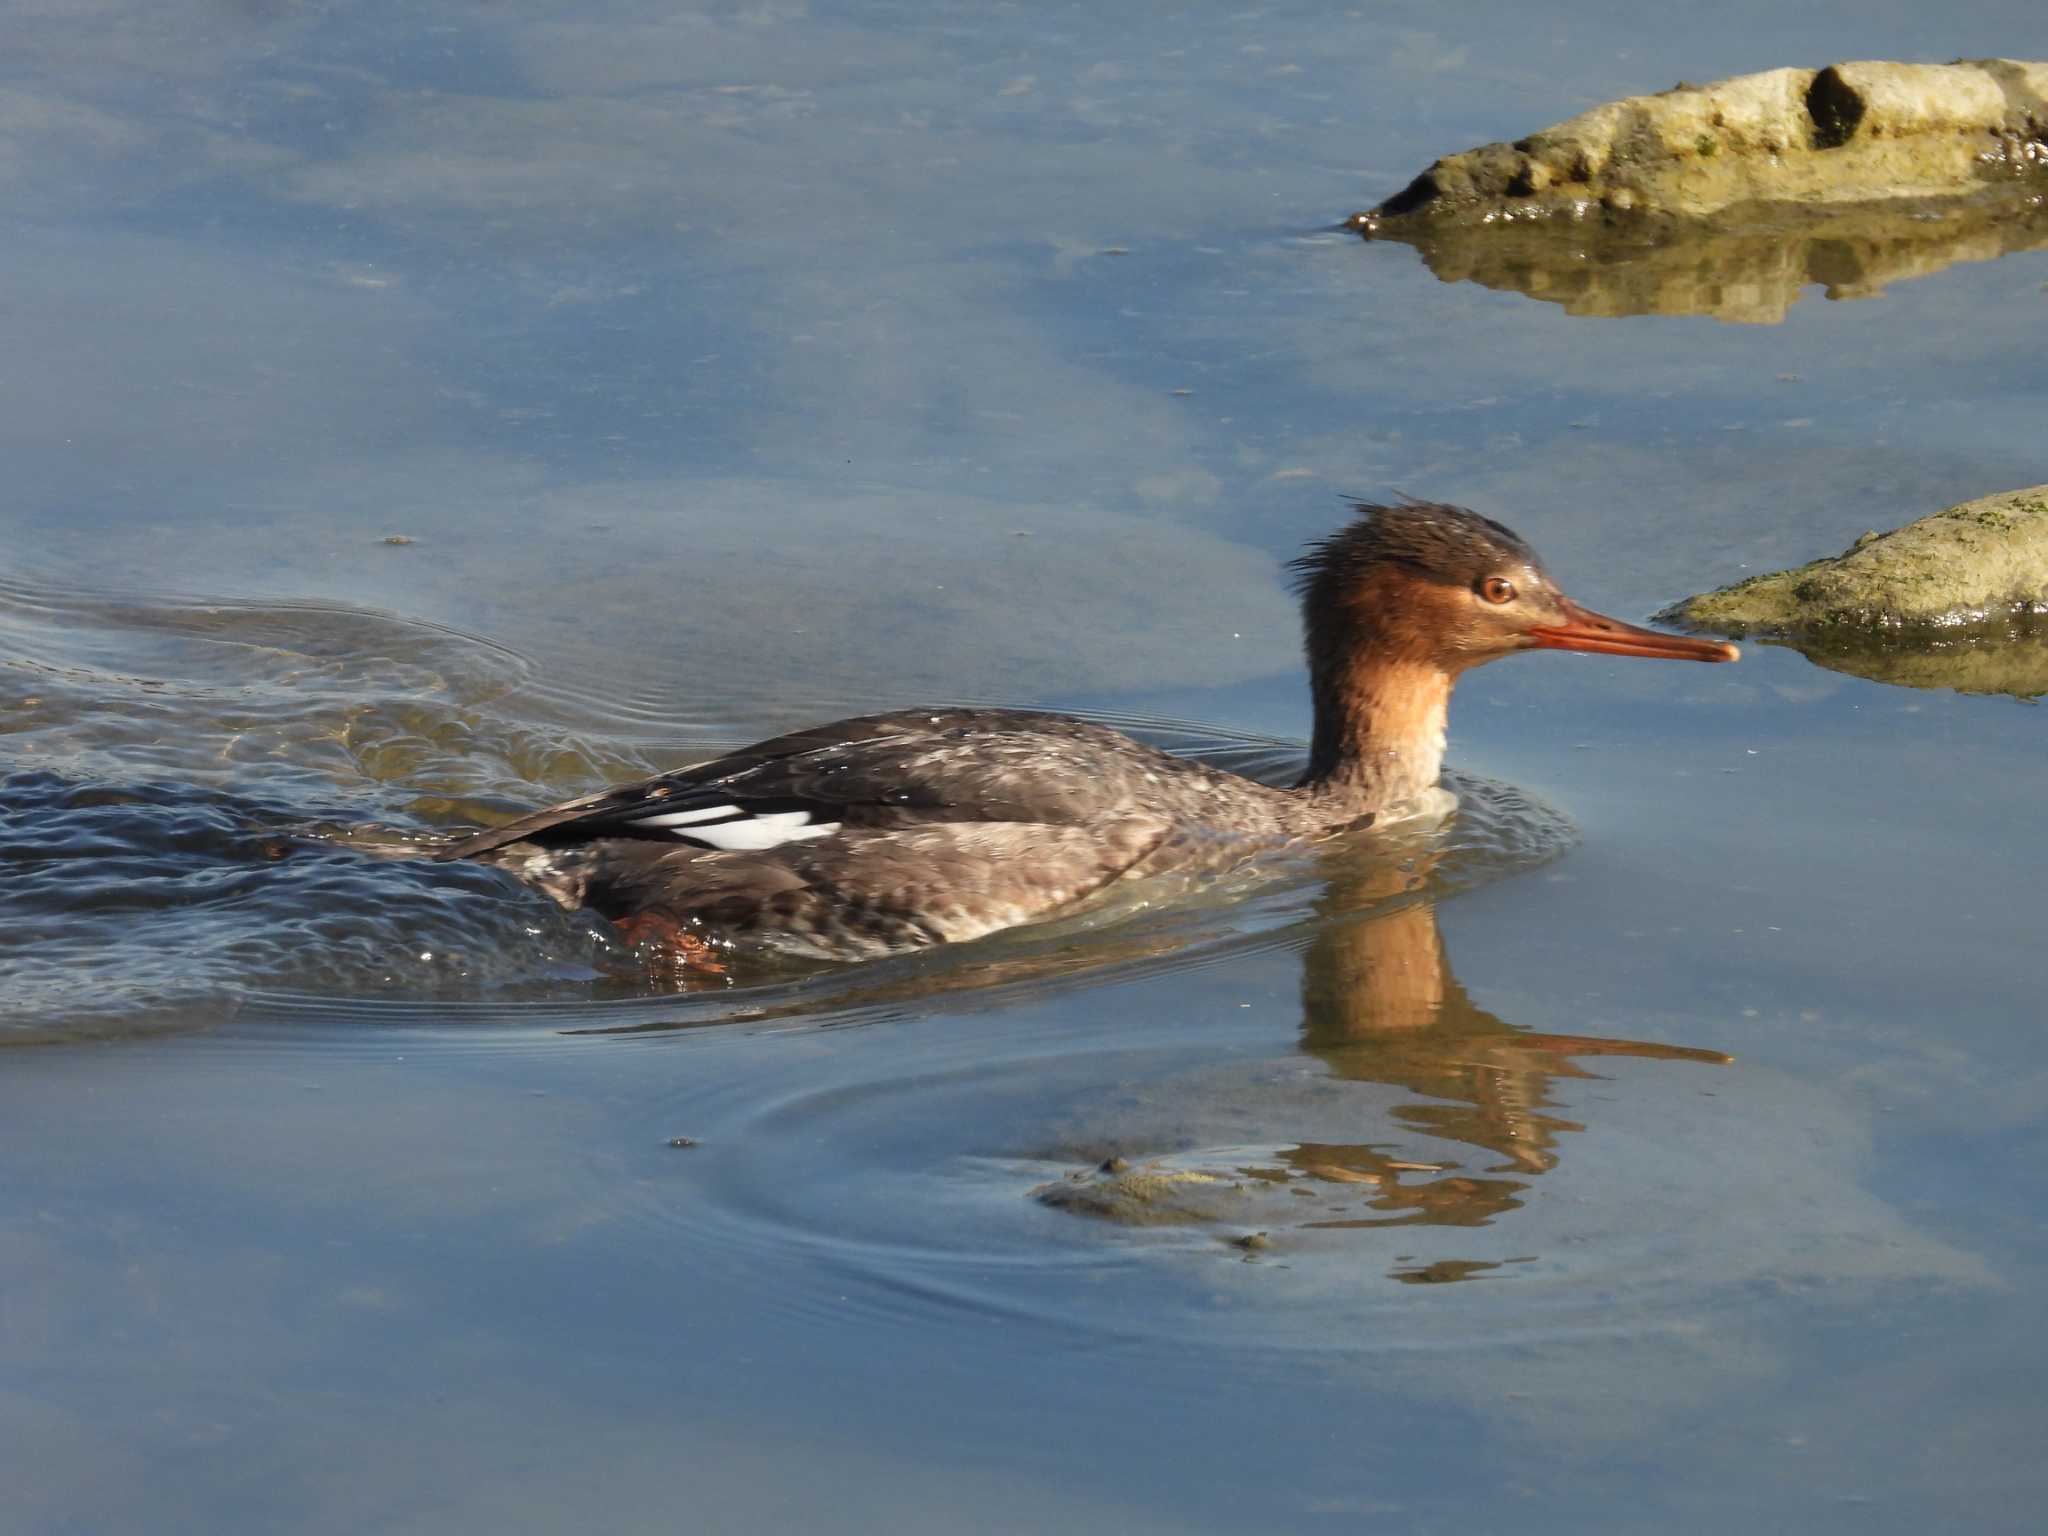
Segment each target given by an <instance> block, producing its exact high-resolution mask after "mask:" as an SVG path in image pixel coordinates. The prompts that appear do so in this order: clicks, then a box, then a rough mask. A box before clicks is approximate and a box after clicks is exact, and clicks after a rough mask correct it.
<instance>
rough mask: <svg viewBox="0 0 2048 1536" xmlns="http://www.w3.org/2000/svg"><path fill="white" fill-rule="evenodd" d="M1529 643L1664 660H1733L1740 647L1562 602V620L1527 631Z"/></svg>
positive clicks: (1549, 647)
mask: <svg viewBox="0 0 2048 1536" xmlns="http://www.w3.org/2000/svg"><path fill="white" fill-rule="evenodd" d="M1529 643H1530V644H1531V645H1533V646H1541V647H1544V648H1546V649H1549V650H1555V651H1592V652H1595V653H1597V654H1599V655H1603V656H1657V657H1663V658H1664V659H1665V660H1668V661H1734V660H1736V659H1737V658H1738V657H1740V656H1741V655H1742V651H1741V650H1740V649H1739V648H1738V647H1736V646H1733V645H1730V644H1729V643H1728V642H1727V641H1726V640H1695V639H1693V638H1692V637H1691V636H1690V635H1667V634H1665V633H1664V632H1663V631H1662V630H1659V629H1644V628H1642V627H1641V626H1639V625H1635V624H1624V623H1623V622H1622V621H1621V620H1620V619H1610V618H1608V617H1607V615H1606V614H1604V613H1595V612H1594V611H1593V610H1592V609H1590V608H1581V607H1580V606H1579V605H1578V604H1577V603H1575V602H1573V601H1571V600H1570V599H1569V598H1567V599H1565V602H1564V622H1563V623H1562V624H1545V625H1541V626H1539V627H1538V628H1535V629H1532V630H1530V631H1529Z"/></svg>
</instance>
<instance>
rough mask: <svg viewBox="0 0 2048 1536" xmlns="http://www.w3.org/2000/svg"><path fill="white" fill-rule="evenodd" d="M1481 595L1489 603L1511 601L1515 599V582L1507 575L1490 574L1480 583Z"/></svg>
mask: <svg viewBox="0 0 2048 1536" xmlns="http://www.w3.org/2000/svg"><path fill="white" fill-rule="evenodd" d="M1479 595H1480V596H1481V597H1483V598H1485V599H1486V600H1487V601H1488V602H1489V603H1511V602H1513V601H1514V600H1515V584H1514V583H1513V582H1512V581H1509V580H1508V579H1507V577H1505V576H1489V577H1487V578H1486V580H1484V581H1482V582H1481V583H1479Z"/></svg>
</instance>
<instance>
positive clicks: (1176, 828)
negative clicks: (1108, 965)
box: [434, 502, 1740, 974]
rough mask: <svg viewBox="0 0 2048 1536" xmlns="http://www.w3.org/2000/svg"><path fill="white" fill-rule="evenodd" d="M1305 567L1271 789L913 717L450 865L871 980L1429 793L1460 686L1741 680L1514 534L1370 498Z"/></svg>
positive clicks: (742, 763) (1147, 759) (532, 832)
mask: <svg viewBox="0 0 2048 1536" xmlns="http://www.w3.org/2000/svg"><path fill="white" fill-rule="evenodd" d="M1354 511H1355V513H1356V516H1355V518H1354V519H1353V520H1352V521H1351V522H1350V523H1349V524H1347V525H1346V526H1345V527H1343V528H1341V529H1339V530H1338V531H1337V532H1336V533H1334V534H1332V535H1331V536H1330V537H1328V538H1326V539H1322V540H1320V541H1318V542H1316V543H1314V544H1312V545H1311V546H1310V547H1309V549H1308V552H1307V553H1306V554H1304V555H1303V556H1302V557H1301V558H1300V559H1298V560H1296V561H1295V562H1294V570H1295V572H1296V575H1297V578H1298V580H1297V590H1298V591H1299V593H1300V596H1301V600H1302V616H1303V623H1304V630H1305V639H1306V649H1307V653H1308V668H1309V687H1310V693H1311V697H1312V699H1313V703H1314V711H1315V729H1314V735H1313V738H1312V740H1311V745H1310V748H1309V759H1308V768H1307V771H1306V772H1305V773H1304V774H1303V775H1302V777H1301V779H1300V780H1299V782H1297V783H1296V784H1294V785H1293V786H1292V787H1289V788H1276V787H1273V786H1270V785H1266V784H1261V783H1258V782H1256V781H1254V780H1251V779H1247V778H1243V777H1240V776H1239V775H1237V774H1233V773H1227V772H1224V771H1222V770H1220V769H1217V768H1212V767H1210V766H1208V765H1207V764H1205V763H1201V762H1197V761H1193V760H1191V759H1188V758H1182V757H1175V756H1172V755H1171V754H1169V753H1167V752H1164V751H1161V750H1160V749H1158V748H1156V747H1151V746H1147V745H1145V744H1144V743H1142V742H1139V741H1135V740H1133V739H1132V738H1130V737H1129V736H1126V735H1124V734H1122V733H1121V732H1118V731H1114V730H1111V729H1109V728H1108V727H1106V726H1102V725H1096V724H1093V723H1091V722H1088V721H1085V720H1076V719H1071V718H1067V717H1064V716H1060V715H1054V714H1043V713H1037V712H1033V711H1028V710H1014V709H957V708H942V709H922V710H902V711H897V712H894V713H889V714H880V715H864V716H861V717H859V718H857V719H852V720H841V721H838V722H836V723H834V724H831V725H821V726H815V727H813V728H811V729H809V730H801V731H793V732H791V733H790V734H788V735H786V736H778V737H775V738H774V739H773V740H771V741H764V742H761V743H759V744H758V745H755V746H751V747H747V748H744V749H742V750H740V751H738V752H734V753H731V754H729V755H727V756H725V757H720V758H717V759H715V760H713V761H711V762H708V763H700V764H698V765H697V766H695V767H690V768H683V769H678V770H677V771H675V772H673V773H664V774H659V775H657V776H656V777H654V778H650V779H642V780H640V781H639V782H637V783H632V784H622V785H618V786H615V787H613V788H610V789H606V790H602V791H600V792H599V793H597V794H593V795H586V796H584V797H583V798H581V799H578V800H570V801H568V802H566V803H564V804H561V805H555V806H550V807H548V808H547V809H545V810H541V811H536V812H534V813H533V814H531V815H528V816H522V817H520V818H519V819H518V820H516V821H513V822H511V823H509V824H507V825H505V826H501V827H495V828H492V829H489V830H486V831H481V832H477V833H475V834H473V835H471V836H467V837H464V838H462V839H460V840H459V841H456V842H454V843H452V844H450V845H449V846H447V847H445V848H442V849H440V850H438V851H437V852H436V853H435V855H434V857H436V858H440V859H480V860H483V861H486V862H488V863H491V864H495V865H498V866H501V867H503V868H504V869H506V870H508V871H510V872H511V873H512V874H514V875H516V876H517V877H518V878H520V879H522V880H524V881H526V882H527V883H529V884H531V885H533V886H535V887H537V888H538V889H539V890H541V891H543V892H545V893H546V894H547V895H549V896H550V897H552V898H553V899H554V900H555V901H557V902H559V903H560V904H561V905H563V906H564V907H567V908H571V909H574V908H579V907H589V908H592V909H594V910H595V911H597V912H598V913H600V914H601V915H603V916H604V917H607V918H609V919H611V920H612V921H613V922H614V923H615V924H616V925H617V926H618V927H619V929H620V931H621V933H622V934H623V935H624V936H625V938H626V940H627V941H628V942H629V943H631V944H633V945H635V946H636V947H639V948H641V949H642V950H643V951H644V952H647V953H649V954H650V955H655V956H659V957H661V958H663V959H664V961H665V963H667V964H672V965H676V966H680V967H681V968H683V969H686V970H694V971H701V972H709V973H714V974H716V973H720V972H722V970H723V965H722V962H721V960H720V958H719V957H720V955H721V953H722V952H724V951H726V950H729V949H732V948H735V947H738V946H759V947H761V948H763V949H767V950H770V951H775V952H780V953H783V954H791V955H798V956H806V957H812V958H819V959H832V960H858V959H867V958H872V957H875V956H881V955H888V954H897V953H902V952H904V951H909V950H917V949H923V948H926V947H928V946H931V945H935V944H945V943H955V942H958V941H960V940H963V939H972V938H978V937H980V936H982V935H984V934H988V933H993V932H995V931H997V930H998V929H1003V928H1009V927H1014V926H1016V925H1017V924H1020V923H1029V922H1035V921H1039V920H1042V919H1046V918H1050V917H1055V916H1060V915H1063V914H1065V913H1068V912H1070V911H1073V910H1074V909H1075V908H1076V907H1078V906H1080V905H1081V904H1083V903H1085V902H1087V901H1088V900H1089V899H1090V898H1091V897H1095V896H1097V895H1098V894H1099V893H1102V892H1104V891H1105V890H1106V889H1107V888H1109V887H1111V886H1113V885H1115V884H1116V883H1118V882H1121V881H1130V880H1137V879H1143V878H1148V877H1152V876H1157V875H1163V874H1169V873H1173V874H1204V873H1213V872H1221V871H1223V870H1227V869H1230V868H1233V867H1235V866H1237V865H1240V864H1242V863H1244V862H1245V861H1246V860H1248V859H1251V858H1253V857H1255V856H1257V855H1258V854H1260V853H1262V852H1265V851H1268V850H1271V849H1274V848H1277V847H1283V846H1286V845H1289V844H1299V843H1304V842H1310V841H1314V840H1317V839H1322V838H1327V837H1331V836H1334V835H1336V834H1338V833H1340V832H1346V831H1350V830H1353V829H1357V828H1360V827H1365V826H1369V825H1372V824H1373V823H1374V822H1375V821H1376V820H1385V819H1387V818H1389V817H1390V815H1391V814H1393V813H1397V812H1399V811H1401V810H1403V809H1404V808H1406V807H1409V806H1412V805H1414V804H1415V803H1416V802H1417V801H1418V800H1421V799H1423V798H1424V797H1426V796H1428V795H1429V794H1430V793H1431V792H1432V791H1433V790H1434V788H1435V786H1436V783H1437V777H1438V773H1439V771H1440V769H1441V766H1442V763H1443V755H1444V723H1445V716H1446V712H1447V710H1448V707H1449V704H1450V698H1451V689H1452V687H1453V686H1454V685H1455V683H1456V682H1457V680H1458V677H1459V675H1460V674H1461V673H1463V672H1464V671H1466V670H1467V669H1468V668H1471V667H1475V666H1478V665H1480V664H1481V663H1483V662H1488V661H1493V660H1495V659H1497V658H1499V657H1502V656H1507V655H1511V654H1513V653H1514V652H1516V651H1526V650H1540V649H1548V650H1566V651H1591V652H1595V653H1597V654H1601V655H1609V656H1650V657H1666V658H1670V659H1674V660H1685V661H1733V660H1735V659H1736V658H1737V656H1738V655H1740V652H1739V651H1738V650H1737V649H1736V648H1735V647H1734V646H1732V645H1729V644H1727V643H1725V642H1722V641H1718V640H1698V639H1692V638H1688V637H1685V636H1680V635H1669V634H1663V633H1661V632H1659V631H1656V630H1651V629H1642V628H1638V627H1637V626H1635V625H1633V624H1626V623H1623V622H1622V621H1621V620H1619V619H1611V618H1607V617H1605V616H1603V615H1601V614H1598V613H1594V612H1592V611H1590V610H1588V609H1585V608H1582V607H1580V606H1579V605H1578V604H1577V603H1574V602H1572V601H1571V600H1570V599H1569V598H1567V597H1566V596H1565V595H1564V594H1563V593H1562V592H1560V591H1559V590H1558V589H1557V586H1556V585H1555V583H1553V582H1552V581H1551V579H1550V577H1549V575H1548V574H1547V573H1546V572H1545V571H1544V569H1543V566H1542V563H1541V562H1540V561H1539V560H1538V559H1537V557H1536V553H1535V551H1534V550H1532V549H1530V547H1529V546H1528V545H1527V544H1526V543H1524V542H1523V541H1522V539H1521V538H1520V537H1518V536H1517V535H1516V534H1515V533H1514V532H1512V531H1511V530H1510V529H1508V528H1506V527H1504V526H1502V525H1501V524H1500V523H1497V522H1495V521H1493V520H1492V519H1491V518H1487V517H1481V516H1480V515H1479V514H1477V513H1476V512H1469V511H1466V510H1465V509H1463V508H1461V507H1453V506H1446V505H1442V504H1438V503H1432V502H1404V503H1401V504H1399V505H1393V506H1378V505H1372V504H1369V503H1357V504H1355V506H1354Z"/></svg>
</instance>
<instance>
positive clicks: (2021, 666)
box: [1658, 485, 2048, 698]
mask: <svg viewBox="0 0 2048 1536" xmlns="http://www.w3.org/2000/svg"><path fill="white" fill-rule="evenodd" d="M1658 617H1659V618H1661V619H1662V620H1664V621H1665V622H1667V623H1672V624H1678V625H1683V626H1686V627H1689V628H1692V629H1704V630H1708V631H1711V632H1713V633H1716V634H1725V635H1736V636H1751V637H1754V638H1757V639H1762V640H1776V641H1779V642H1782V643H1785V644H1789V645H1792V646H1794V647H1796V648H1797V649H1798V650H1800V651H1802V652H1803V653H1805V654H1806V655H1807V656H1809V657H1811V658H1812V659H1813V660H1815V661H1817V662H1820V663H1821V664H1822V665H1824V666H1829V667H1833V668H1835V669H1836V670H1838V671H1845V672H1852V673H1855V674H1856V675H1858V676H1861V677H1869V678H1873V679H1875V680H1877V681H1879V682H1889V683H1899V684H1903V685H1905V686H1907V687H1914V688H1955V689H1958V690H1959V691H1962V692H1965V693H2011V694H2017V695H2020V696H2022V697H2027V698H2032V697H2036V696H2038V695H2040V694H2043V693H2048V485H2036V486H2030V487H2028V488H2027V489H2025V490H2018V491H2004V492H2001V493H1999V494H1998V495H1995V496H1984V497H1980V498H1978V499H1977V500H1975V501H1966V502H1963V503H1961V504H1960V505H1958V506H1953V507H1950V508H1948V509H1947V510H1946V511H1943V512H1937V513H1935V514H1934V515H1933V516H1931V517H1923V518H1921V519H1920V520H1919V521H1918V522H1914V523H1908V524H1906V526H1905V527H1903V528H1895V529H1893V530H1892V531H1891V532H1889V533H1883V534H1879V533H1866V534H1865V535H1863V537H1862V538H1860V539H1858V540H1857V541H1856V542H1855V543H1854V544H1852V545H1851V546H1850V547H1849V548H1848V549H1846V550H1844V551H1843V552H1842V553H1841V554H1840V555H1838V556H1835V557H1834V558H1832V559H1827V560H1815V561H1813V562H1811V563H1810V564H1807V565H1802V566H1799V567H1797V568H1795V569H1793V570H1789V571H1774V572H1772V573H1770V574H1768V575H1764V576H1752V577H1750V578H1749V579H1748V580H1747V581H1740V582H1737V583H1736V584H1735V585H1734V586H1731V587H1723V588H1721V589H1720V590H1719V591H1715V592H1706V593H1702V594H1701V595H1699V596H1697V597H1690V598H1687V599H1686V600H1685V601H1684V602H1682V603H1678V604H1676V605H1674V606H1673V607H1671V608H1669V609H1667V610H1666V611H1665V612H1664V613H1662V614H1660V615H1659V616H1658Z"/></svg>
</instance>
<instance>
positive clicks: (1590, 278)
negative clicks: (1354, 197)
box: [1347, 59, 2048, 322]
mask: <svg viewBox="0 0 2048 1536" xmlns="http://www.w3.org/2000/svg"><path fill="white" fill-rule="evenodd" d="M1347 223H1348V227H1349V228H1352V229H1354V230H1356V231H1358V232H1359V233H1360V234H1362V235H1364V236H1365V237H1366V238H1368V239H1394V240H1401V241H1404V242H1407V243H1409V244H1412V245H1415V246H1417V247H1418V248H1420V249H1421V251H1422V253H1423V256H1424V258H1425V260H1427V261H1428V262H1429V265H1430V267H1431V269H1432V270H1433V271H1435V272H1436V274H1437V275H1438V276H1439V277H1442V278H1444V279H1445V280H1446V281H1449V280H1453V279H1457V278H1469V279H1471V280H1473V281H1476V282H1480V283H1484V284H1486V285H1487V286H1489V287H1494V288H1512V289H1515V290H1518V291H1520V292H1524V293H1528V294H1530V295H1532V296H1534V297H1537V298H1544V299H1550V300H1553V301H1555V302H1558V303H1562V304H1564V305H1565V306H1566V307H1567V308H1568V309H1571V310H1572V311H1573V312H1574V313H1579V314H1644V313H1654V314H1713V315H1717V316H1719V317H1721V318H1723V319H1730V320H1744V321H1766V322H1768V321H1775V320H1778V319H1781V318H1782V317H1783V315H1784V310H1785V307H1786V306H1787V305H1789V304H1790V303H1791V302H1792V300H1793V299H1794V298H1795V297H1796V296H1797V295H1798V292H1799V290H1800V289H1801V288H1802V287H1803V286H1805V285H1806V284H1809V283H1821V284H1824V285H1826V286H1827V288H1828V290H1829V294H1830V297H1839V298H1853V297H1863V296H1866V295H1868V294H1871V293H1875V292H1879V291H1881V290H1882V288H1883V285H1884V284H1885V283H1887V282H1890V281H1894V280H1896V279H1898V278H1901V277H1912V276H1918V275H1921V274H1922V273H1925V272H1930V271H1935V270H1938V269H1940V268H1941V267H1944V266H1947V265H1948V264H1950V263H1951V262H1955V261H1966V260H1982V259H1986V258H1989V257H1994V256H1999V255H2003V254H2005V253H2007V252H2009V251H2013V250H2026V249H2033V248H2035V247H2038V246H2042V245H2048V64H2041V63H2028V62H2022V61H2018V60H2012V59H1986V60H1980V61H1977V62H1973V63H1956V64H1941V65H1929V64H1886V63H1854V64H1834V65H1830V66H1828V67H1827V68H1826V69H1821V70H1806V69H1774V70H1767V71H1765V72H1764V73H1762V74H1756V75H1739V76H1736V77H1735V78H1734V79H1730V80H1722V81H1718V82H1716V83H1714V84H1712V85H1704V86H1696V85H1680V86H1678V87H1676V88H1674V89H1672V90H1669V91H1665V92H1663V93H1662V94H1660V95H1656V96H1632V97H1629V98H1627V99H1625V100H1622V101H1616V102H1609V103H1608V104H1607V105H1605V106H1601V107H1595V108H1594V109H1593V110H1592V111H1590V112H1585V113H1582V114H1580V115H1579V116H1578V117H1574V118H1571V119H1569V120H1568V121H1566V122H1562V123H1559V124H1557V125H1556V126H1555V127H1551V128H1546V129H1544V130H1543V131H1542V132H1540V133H1536V134H1533V135H1531V136H1530V137H1528V138H1526V139H1521V140H1518V141H1517V142H1515V143H1513V144H1488V145H1483V146H1481V147H1480V148H1478V149H1473V150H1468V151H1466V152H1465V153H1463V154H1458V155H1450V156H1446V157H1445V158H1444V159H1441V160H1439V161H1437V162H1436V163H1435V164H1434V165H1432V166H1431V167H1430V168H1429V169H1428V170H1426V171H1424V172H1423V173H1422V174H1421V175H1420V176H1418V177H1416V178H1415V180H1414V181H1413V182H1411V183H1410V184H1409V185H1408V187H1407V188H1406V189H1405V190H1403V191H1402V192H1400V193H1399V194H1397V195H1396V196H1394V197H1391V198H1389V199H1387V200H1386V201H1385V202H1384V203H1381V204H1380V205H1379V206H1378V207H1377V208H1374V209H1372V210H1371V211H1370V212H1367V213H1361V214H1357V215H1355V216H1354V217H1353V218H1351V219H1350V220H1349V221H1347Z"/></svg>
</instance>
